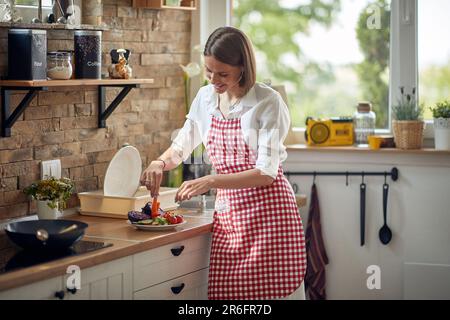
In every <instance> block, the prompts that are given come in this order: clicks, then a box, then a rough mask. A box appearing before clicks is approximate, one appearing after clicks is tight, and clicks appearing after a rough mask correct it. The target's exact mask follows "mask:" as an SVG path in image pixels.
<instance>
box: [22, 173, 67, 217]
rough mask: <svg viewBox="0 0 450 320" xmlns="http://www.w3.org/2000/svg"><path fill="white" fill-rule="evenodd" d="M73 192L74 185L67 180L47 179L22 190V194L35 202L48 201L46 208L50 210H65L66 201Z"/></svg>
mask: <svg viewBox="0 0 450 320" xmlns="http://www.w3.org/2000/svg"><path fill="white" fill-rule="evenodd" d="M74 191H75V187H74V183H73V182H72V180H70V179H69V178H61V179H56V178H55V177H50V178H48V179H44V180H39V181H36V182H33V183H32V184H31V185H30V186H28V187H26V188H24V189H23V192H24V193H25V194H27V195H29V196H31V197H33V199H35V200H40V201H48V206H49V207H50V208H52V209H55V208H57V207H58V208H59V210H63V209H65V208H66V204H67V200H69V198H70V196H71V195H72V193H73V192H74Z"/></svg>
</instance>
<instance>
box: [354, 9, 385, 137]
mask: <svg viewBox="0 0 450 320" xmlns="http://www.w3.org/2000/svg"><path fill="white" fill-rule="evenodd" d="M374 6H376V10H377V11H374V10H368V9H371V8H374ZM378 10H379V11H378ZM376 13H380V17H379V18H380V27H381V28H380V29H376V28H373V29H371V28H369V27H368V26H367V21H368V19H369V18H370V17H371V16H372V15H373V14H376ZM390 17H391V14H390V6H389V3H388V1H386V0H377V1H374V2H373V3H370V4H368V5H367V7H366V8H364V10H363V11H362V12H361V14H360V16H359V20H358V25H357V28H356V35H357V39H358V43H359V47H360V49H361V52H362V53H363V55H364V61H363V62H361V63H360V64H357V65H356V66H355V71H356V73H357V75H358V78H359V80H360V82H359V85H360V88H361V90H362V93H363V97H364V99H365V100H367V101H370V102H371V103H372V107H373V111H374V112H375V114H376V116H377V123H376V126H377V128H387V127H388V124H389V123H388V122H389V39H390Z"/></svg>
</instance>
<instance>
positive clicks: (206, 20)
mask: <svg viewBox="0 0 450 320" xmlns="http://www.w3.org/2000/svg"><path fill="white" fill-rule="evenodd" d="M417 1H418V0H392V1H391V37H390V71H389V74H390V79H389V128H388V129H377V130H376V133H377V134H389V133H392V128H391V120H392V115H391V110H392V105H393V104H395V103H396V102H397V99H398V98H399V96H400V94H399V93H400V91H399V88H400V87H401V86H403V87H405V88H413V87H415V88H416V90H417V96H419V94H420V92H419V85H418V84H419V72H418V69H419V67H418V24H417V20H418V12H417ZM199 2H200V6H201V7H200V10H199V11H200V13H199V14H198V16H197V18H196V19H197V20H196V21H197V23H198V25H197V28H198V29H197V30H196V29H194V28H193V33H192V35H193V36H192V38H193V40H194V42H195V41H197V42H196V43H197V44H198V43H202V44H204V42H205V41H206V38H207V36H208V35H209V34H210V33H211V32H212V31H213V30H214V29H215V28H216V27H218V26H224V25H230V24H231V17H232V0H225V1H223V0H200V1H199ZM193 20H194V21H195V19H193ZM195 31H198V32H195ZM195 34H199V35H200V36H199V38H198V39H194V38H195V36H194V35H195ZM198 88H199V87H198ZM198 88H196V89H193V91H195V92H196V90H198ZM426 124H427V125H426V129H425V133H424V137H425V139H434V132H433V125H432V124H433V121H432V120H426ZM292 132H293V133H294V134H295V136H296V137H298V138H300V139H301V142H302V143H303V142H304V132H305V128H292ZM297 140H298V139H297Z"/></svg>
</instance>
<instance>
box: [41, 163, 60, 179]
mask: <svg viewBox="0 0 450 320" xmlns="http://www.w3.org/2000/svg"><path fill="white" fill-rule="evenodd" d="M49 177H55V178H56V179H60V178H61V160H59V159H56V160H48V161H42V162H41V179H46V178H49Z"/></svg>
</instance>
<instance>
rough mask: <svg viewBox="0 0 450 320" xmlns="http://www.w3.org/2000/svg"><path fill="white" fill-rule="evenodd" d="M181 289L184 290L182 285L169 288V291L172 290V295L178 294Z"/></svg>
mask: <svg viewBox="0 0 450 320" xmlns="http://www.w3.org/2000/svg"><path fill="white" fill-rule="evenodd" d="M183 288H184V283H182V284H181V285H179V286H178V287H171V288H170V289H171V290H172V292H173V293H174V294H179V293H180V292H181V290H183Z"/></svg>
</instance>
